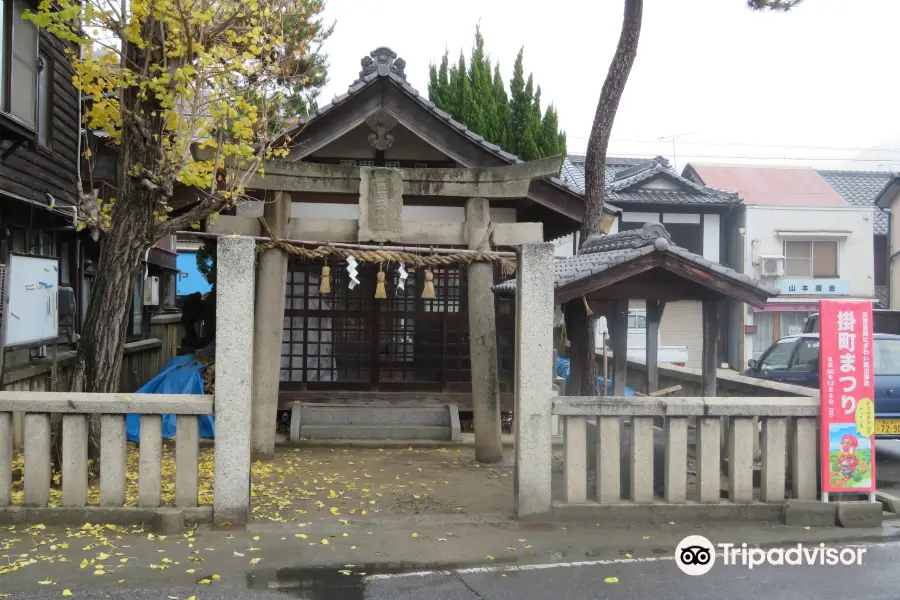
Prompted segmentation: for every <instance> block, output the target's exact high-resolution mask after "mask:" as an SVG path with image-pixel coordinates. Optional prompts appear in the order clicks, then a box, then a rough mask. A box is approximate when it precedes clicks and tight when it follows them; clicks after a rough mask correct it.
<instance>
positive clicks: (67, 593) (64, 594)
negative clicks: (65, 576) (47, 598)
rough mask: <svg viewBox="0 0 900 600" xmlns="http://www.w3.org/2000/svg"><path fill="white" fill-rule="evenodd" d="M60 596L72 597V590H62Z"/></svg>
mask: <svg viewBox="0 0 900 600" xmlns="http://www.w3.org/2000/svg"><path fill="white" fill-rule="evenodd" d="M62 595H63V596H71V595H72V590H63V591H62Z"/></svg>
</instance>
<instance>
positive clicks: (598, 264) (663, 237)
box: [493, 223, 778, 296]
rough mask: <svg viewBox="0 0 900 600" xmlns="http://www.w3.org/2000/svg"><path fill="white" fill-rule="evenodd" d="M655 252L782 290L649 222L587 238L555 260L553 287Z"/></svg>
mask: <svg viewBox="0 0 900 600" xmlns="http://www.w3.org/2000/svg"><path fill="white" fill-rule="evenodd" d="M654 252H662V253H669V254H674V255H676V256H679V257H681V258H682V259H685V260H687V261H690V262H692V263H694V264H695V265H697V266H698V267H700V268H701V269H703V270H705V271H708V272H713V273H715V274H716V275H717V276H721V277H725V278H727V279H730V280H731V281H733V282H735V283H739V284H742V285H745V286H751V287H755V288H758V289H759V290H760V291H761V292H763V293H765V294H768V295H769V296H777V295H778V291H777V290H776V289H775V288H772V287H770V286H768V285H766V284H764V283H762V282H761V281H759V280H758V279H754V278H752V277H749V276H747V275H744V274H743V273H738V272H737V271H735V270H734V269H729V268H728V267H726V266H724V265H721V264H719V263H717V262H713V261H711V260H709V259H707V258H703V257H702V256H700V255H699V254H694V253H693V252H688V251H687V250H685V249H684V248H681V247H679V246H676V245H675V244H673V243H672V241H671V238H670V236H669V233H668V232H667V231H666V229H665V227H663V225H661V224H659V223H646V224H644V226H643V227H642V228H641V229H635V230H630V231H623V232H621V233H616V234H612V235H603V236H596V237H593V238H591V239H590V240H588V241H587V243H586V244H585V245H584V247H583V248H582V249H581V250H579V253H578V254H577V255H576V256H570V257H567V258H563V259H559V260H556V261H554V264H553V287H554V288H560V287H564V286H566V285H569V284H571V283H574V282H576V281H578V280H580V279H585V278H587V277H590V276H592V275H598V274H600V273H602V272H603V271H606V270H607V269H610V268H612V267H615V266H617V265H621V264H623V263H627V262H631V261H633V260H636V259H638V258H640V257H641V256H646V255H648V254H652V253H654ZM493 290H494V292H496V293H498V294H513V293H515V291H516V280H515V279H510V280H508V281H504V282H502V283H498V284H497V285H495V286H494V287H493Z"/></svg>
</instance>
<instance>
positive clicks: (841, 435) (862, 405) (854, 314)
mask: <svg viewBox="0 0 900 600" xmlns="http://www.w3.org/2000/svg"><path fill="white" fill-rule="evenodd" d="M819 340H820V343H819V391H820V395H821V402H822V408H821V422H820V432H821V433H820V440H821V452H822V491H823V492H873V491H875V403H874V397H875V372H874V369H873V360H872V357H873V352H874V341H873V339H872V303H871V302H859V301H841V300H822V301H821V302H820V308H819Z"/></svg>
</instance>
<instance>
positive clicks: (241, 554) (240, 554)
mask: <svg viewBox="0 0 900 600" xmlns="http://www.w3.org/2000/svg"><path fill="white" fill-rule="evenodd" d="M234 555H235V556H243V555H244V554H243V553H241V552H235V553H234Z"/></svg>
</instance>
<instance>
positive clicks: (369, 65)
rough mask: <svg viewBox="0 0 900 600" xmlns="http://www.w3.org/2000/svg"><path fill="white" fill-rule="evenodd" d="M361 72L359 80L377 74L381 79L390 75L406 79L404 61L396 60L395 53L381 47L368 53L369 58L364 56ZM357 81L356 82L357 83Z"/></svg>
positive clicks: (385, 47) (361, 62)
mask: <svg viewBox="0 0 900 600" xmlns="http://www.w3.org/2000/svg"><path fill="white" fill-rule="evenodd" d="M359 62H360V64H361V65H362V70H361V71H360V72H359V79H363V78H364V77H366V76H367V75H371V74H372V73H378V75H380V76H381V77H387V76H388V75H390V74H391V73H393V74H394V75H396V76H397V77H399V78H400V79H404V80H405V79H406V73H404V72H403V69H405V68H406V61H405V60H403V59H402V58H397V53H396V52H394V51H393V50H391V49H390V48H388V47H387V46H381V47H379V48H375V49H374V50H372V51H371V52H369V56H364V57H363V58H362V60H361V61H359ZM359 79H358V80H357V81H359Z"/></svg>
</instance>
